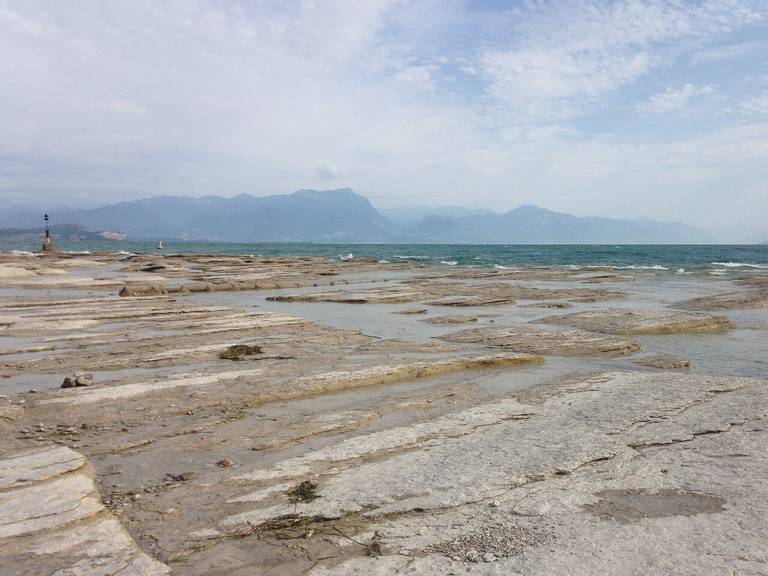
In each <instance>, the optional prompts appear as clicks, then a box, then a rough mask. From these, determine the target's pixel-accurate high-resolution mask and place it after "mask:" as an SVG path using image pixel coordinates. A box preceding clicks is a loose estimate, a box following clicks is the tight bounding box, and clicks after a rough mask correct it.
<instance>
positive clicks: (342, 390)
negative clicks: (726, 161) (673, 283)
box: [0, 255, 768, 576]
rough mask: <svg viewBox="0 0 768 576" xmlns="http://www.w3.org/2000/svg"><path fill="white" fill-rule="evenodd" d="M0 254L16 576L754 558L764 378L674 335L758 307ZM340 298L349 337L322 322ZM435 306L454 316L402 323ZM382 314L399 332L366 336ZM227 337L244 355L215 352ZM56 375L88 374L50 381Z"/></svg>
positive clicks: (5, 429) (710, 563) (723, 337)
mask: <svg viewBox="0 0 768 576" xmlns="http://www.w3.org/2000/svg"><path fill="white" fill-rule="evenodd" d="M4 258H5V260H4ZM0 267H2V268H1V269H0V279H1V280H0V282H4V284H3V287H9V290H11V288H10V287H12V291H10V292H6V294H7V295H6V296H2V295H0V338H2V339H3V341H2V343H1V344H0V376H2V377H3V378H0V386H6V388H3V389H0V393H1V394H2V395H1V396H0V441H1V442H0V567H2V568H5V567H6V566H9V565H10V566H13V568H14V570H15V572H13V573H14V574H17V573H18V574H26V573H29V574H36V573H39V572H40V567H44V568H45V572H44V573H50V574H54V573H56V571H57V570H59V571H60V574H69V573H72V574H78V573H82V574H94V575H95V574H113V573H115V574H116V573H119V574H123V575H125V574H164V573H168V571H169V570H170V571H171V572H172V573H173V574H180V575H185V576H186V575H198V574H200V575H203V574H206V575H209V574H228V575H229V574H232V575H245V574H253V573H256V572H258V573H273V574H280V575H283V574H285V575H293V574H314V575H320V574H325V575H331V574H332V575H344V574H425V575H431V574H435V575H437V574H440V575H444V574H452V573H455V574H460V573H462V574H463V573H470V574H473V573H474V574H489V575H492V574H499V575H502V574H503V575H507V574H515V573H518V574H531V575H535V574H542V575H544V574H584V575H586V574H602V573H621V574H720V573H722V574H731V573H734V572H735V573H737V574H764V573H766V572H767V571H768V570H766V566H768V557H767V556H766V553H765V546H764V543H765V541H766V537H767V536H768V535H766V533H765V527H764V524H765V523H764V518H765V517H766V515H768V509H766V502H768V493H766V490H767V488H766V485H765V482H763V479H764V478H765V477H766V476H768V454H766V451H765V446H766V445H767V444H768V442H767V441H768V427H767V426H766V417H767V415H768V396H767V394H768V392H767V391H768V383H767V382H766V381H764V380H760V379H750V378H742V377H738V376H736V375H729V374H725V375H722V374H721V375H718V374H711V373H707V372H705V371H703V370H702V368H700V365H701V362H700V360H701V354H700V352H701V350H700V349H699V348H696V345H699V343H702V344H706V345H707V346H711V347H712V348H710V349H705V351H709V350H716V349H717V348H718V347H719V345H720V344H721V343H723V342H731V340H729V339H730V338H742V339H744V338H747V337H748V338H759V337H761V335H762V334H763V332H764V328H762V327H761V326H762V324H761V322H762V321H761V317H759V316H758V317H756V318H752V317H750V318H748V319H747V320H745V319H744V317H741V316H738V315H731V314H730V313H729V315H728V318H727V320H726V322H727V323H728V324H726V322H723V321H722V319H720V318H719V317H716V316H711V315H708V314H699V313H692V312H687V311H681V310H679V309H678V310H675V309H673V308H671V305H672V304H673V303H674V302H679V301H685V300H686V299H687V300H690V298H686V297H685V294H672V295H667V291H666V289H661V288H660V289H658V294H659V295H660V296H663V297H664V298H665V300H664V301H662V298H658V299H657V300H653V298H654V297H655V294H656V292H647V291H646V292H644V293H643V294H642V296H641V297H639V298H637V301H635V300H633V298H634V297H633V295H632V292H631V291H632V290H633V289H637V290H641V289H645V288H643V286H647V285H648V283H649V282H652V281H654V278H655V277H654V276H653V274H652V273H651V272H648V271H640V272H638V273H637V274H630V273H624V272H623V271H622V274H615V273H613V272H611V271H610V269H600V268H595V269H589V270H587V269H582V270H562V269H560V270H555V269H530V270H525V269H520V270H498V271H489V270H480V269H461V268H456V269H452V270H451V271H450V272H449V273H448V274H447V275H446V274H445V273H444V272H439V273H438V272H434V271H432V270H430V269H429V268H424V267H419V268H416V267H413V266H410V265H391V266H390V265H388V264H381V263H374V262H364V261H356V262H330V261H321V260H317V259H282V258H275V259H269V258H246V257H211V256H179V257H160V256H154V255H152V256H150V255H147V256H141V255H138V256H133V257H122V256H121V257H116V256H102V255H92V256H89V257H88V258H87V259H75V258H64V257H61V258H58V257H52V258H51V259H48V258H47V257H46V259H39V258H36V257H12V258H11V257H10V256H8V257H3V256H0ZM149 268H152V270H151V271H150V270H148V269H149ZM142 269H144V270H142ZM82 278H86V279H87V281H88V282H90V283H91V288H88V289H89V290H91V291H92V293H90V294H89V293H87V292H86V291H84V290H82V288H83V287H85V286H86V285H87V283H85V282H83V281H82V280H81V279H82ZM602 283H610V287H611V290H605V289H603V287H598V286H594V284H602ZM38 284H39V285H40V288H41V289H40V288H36V287H35V286H37V285H38ZM751 286H752V287H751V288H750V289H752V288H754V285H751ZM93 287H97V288H98V289H99V290H101V292H98V291H97V292H93ZM123 287H126V290H125V291H124V295H123V296H122V297H119V296H118V292H119V291H121V290H122V288H123ZM635 287H636V288H635ZM613 288H616V290H614V289H613ZM695 288H696V289H695V290H694V291H693V292H692V294H691V295H695V296H696V297H704V296H706V295H716V294H718V293H723V292H725V290H727V289H728V288H723V283H722V282H720V284H718V285H717V286H714V287H713V286H710V285H709V284H707V283H706V282H702V284H701V285H700V286H699V285H697V286H696V287H695ZM50 289H56V290H60V291H59V292H56V294H58V295H51V294H47V293H46V291H47V290H50ZM66 290H70V291H72V292H71V293H67V292H66ZM734 290H735V287H734ZM129 294H134V295H133V296H131V295H129ZM259 294H261V296H259ZM702 294H703V295H704V296H702ZM286 296H287V298H285V297H286ZM267 297H269V298H272V299H271V300H266V298H267ZM614 299H615V300H617V302H613V303H610V304H606V303H605V302H606V301H610V300H614ZM619 301H621V305H626V308H625V309H623V310H622V311H620V312H617V311H616V310H615V309H614V308H610V307H609V306H615V305H618V302H619ZM638 302H639V303H641V304H642V306H639V307H638V306H636V304H637V303H638ZM305 303H306V305H304V304H305ZM334 304H336V306H334ZM341 304H356V306H342V305H341ZM565 306H567V307H569V311H570V309H573V311H574V313H573V314H563V313H562V312H560V311H559V309H560V308H562V307H565ZM323 308H328V309H329V312H328V313H327V314H326V315H325V316H323V314H322V312H317V313H313V315H312V316H311V317H312V318H314V320H311V319H310V316H309V314H307V312H308V309H312V310H313V311H314V310H316V309H318V310H320V309H323ZM457 308H461V310H457ZM344 310H349V312H347V314H349V315H350V316H351V317H354V318H357V319H359V322H358V324H357V325H356V327H355V328H341V327H338V325H337V324H336V323H335V316H337V315H339V314H344V313H345V312H343V311H344ZM756 310H757V311H756V312H754V314H759V312H760V309H756ZM452 311H453V312H461V313H460V314H452V313H451V314H449V312H452ZM412 312H418V313H416V314H413V315H412V314H411V313H412ZM750 314H753V313H750ZM446 316H447V317H452V316H461V317H463V318H474V319H476V322H473V324H472V327H466V328H465V329H460V328H462V326H460V325H459V326H452V325H451V324H430V323H427V322H423V321H422V320H424V319H430V318H439V317H446ZM564 318H565V320H564ZM574 318H575V320H574ZM747 321H748V322H749V323H748V325H747V324H746V322H747ZM381 322H390V323H396V324H397V325H398V326H402V327H403V329H402V330H401V331H400V332H399V335H398V336H397V337H382V336H376V335H374V334H372V333H370V332H369V330H368V329H369V325H375V324H376V323H381ZM491 322H493V323H492V324H491ZM731 325H734V326H736V329H735V330H733V331H727V330H724V329H725V328H728V327H730V326H731ZM745 325H747V328H745V327H744V326H745ZM647 330H651V332H647ZM659 331H660V332H659ZM689 331H693V332H692V333H691V332H689ZM634 334H643V335H644V336H643V337H642V343H643V346H642V351H643V356H634V355H636V354H637V353H638V352H639V351H640V350H641V347H640V344H639V343H638V342H637V341H635V339H634V338H633V335H634ZM645 334H649V335H645ZM656 334H659V335H658V336H657V335H656ZM689 334H691V335H689ZM689 339H691V340H689ZM739 342H748V341H747V340H739ZM689 346H690V347H689ZM246 348H247V349H248V351H252V352H255V351H256V349H259V350H260V352H258V353H253V354H239V353H237V354H234V355H235V356H237V357H241V358H243V360H242V361H240V362H233V361H232V360H230V359H228V358H221V357H220V354H221V353H222V352H225V351H227V350H229V349H233V351H241V352H242V351H245V349H246ZM665 350H669V352H666V351H665ZM696 354H699V355H696ZM689 357H690V358H691V359H692V363H691V367H690V369H688V370H686V371H684V372H683V371H680V370H679V369H678V368H680V367H682V366H681V365H682V362H684V360H682V359H686V358H689ZM635 362H637V363H642V362H646V364H645V365H644V366H643V368H648V367H652V368H653V370H647V369H643V370H641V369H639V368H638V367H635V366H634V363H635ZM670 370H675V371H670ZM74 372H83V373H91V374H92V375H93V381H94V383H93V385H92V386H75V387H73V388H70V389H65V390H62V389H60V388H59V386H60V384H61V382H62V379H63V378H65V377H67V376H69V377H72V375H73V373H74ZM75 380H76V378H75ZM33 387H34V388H35V389H36V392H35V393H31V391H30V388H33ZM3 530H4V531H5V532H2V531H3ZM670 550H674V554H671V553H670V552H669V551H670ZM67 571H69V572H67ZM1 572H2V569H0V573H1Z"/></svg>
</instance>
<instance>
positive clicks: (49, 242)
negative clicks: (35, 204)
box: [43, 214, 53, 252]
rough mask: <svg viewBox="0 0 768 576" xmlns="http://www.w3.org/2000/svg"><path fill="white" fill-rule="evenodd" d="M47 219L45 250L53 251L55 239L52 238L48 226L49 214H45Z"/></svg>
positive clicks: (45, 219)
mask: <svg viewBox="0 0 768 576" xmlns="http://www.w3.org/2000/svg"><path fill="white" fill-rule="evenodd" d="M43 220H44V221H45V239H44V240H43V252H53V240H51V230H50V228H48V220H49V218H48V214H46V215H44V216H43Z"/></svg>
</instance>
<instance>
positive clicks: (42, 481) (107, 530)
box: [0, 446, 170, 576]
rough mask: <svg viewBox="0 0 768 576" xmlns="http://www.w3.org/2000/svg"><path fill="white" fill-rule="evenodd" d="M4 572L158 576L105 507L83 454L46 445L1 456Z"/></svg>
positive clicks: (158, 568)
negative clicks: (3, 457) (4, 456)
mask: <svg viewBox="0 0 768 576" xmlns="http://www.w3.org/2000/svg"><path fill="white" fill-rule="evenodd" d="M0 573H3V574H13V575H14V576H23V575H30V576H32V575H36V574H52V575H57V576H75V575H77V576H91V575H92V576H111V575H113V574H114V575H117V574H120V575H121V576H129V575H131V576H161V575H166V574H169V573H170V570H169V569H168V567H167V566H165V565H164V564H162V563H160V562H158V561H157V560H154V559H153V558H151V557H149V556H148V555H146V554H145V553H143V552H142V551H141V550H139V548H138V547H137V546H136V544H135V542H134V541H133V539H132V538H131V537H130V535H129V534H128V533H127V532H126V531H125V530H124V529H123V527H122V526H121V525H120V523H119V522H118V521H117V520H116V519H115V518H114V517H113V516H112V515H111V514H110V513H109V512H108V511H107V510H106V509H105V508H104V505H103V504H102V503H101V497H100V495H99V492H98V490H97V488H96V485H95V483H94V480H93V471H92V469H91V467H90V465H89V464H88V462H87V461H86V459H85V457H84V456H82V455H81V454H79V453H78V452H75V451H74V450H71V449H69V448H65V447H61V446H44V447H41V448H36V449H33V450H29V451H26V452H22V453H20V454H15V455H12V456H10V457H7V458H5V459H3V460H0Z"/></svg>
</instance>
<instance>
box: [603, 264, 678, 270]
mask: <svg viewBox="0 0 768 576" xmlns="http://www.w3.org/2000/svg"><path fill="white" fill-rule="evenodd" d="M612 268H615V269H616V270H669V268H667V267H666V266H662V265H661V264H653V265H651V266H643V265H641V264H630V265H629V266H612Z"/></svg>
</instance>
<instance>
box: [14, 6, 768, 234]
mask: <svg viewBox="0 0 768 576" xmlns="http://www.w3.org/2000/svg"><path fill="white" fill-rule="evenodd" d="M522 6H523V8H515V9H510V10H506V11H505V10H502V11H490V10H488V11H486V10H484V9H483V10H480V9H476V8H475V6H474V3H471V2H467V3H465V2H461V1H458V0H429V1H427V0H424V2H418V3H404V2H402V1H400V0H366V1H365V2H350V1H348V0H324V1H321V0H316V1H315V2H299V1H296V2H266V3H262V2H228V3H220V2H212V1H209V0H168V1H166V2H162V3H157V2H154V1H151V0H134V1H132V2H130V3H125V2H118V1H114V2H112V1H106V0H105V1H104V2H98V3H93V2H91V1H88V0H71V1H70V2H67V3H62V2H57V1H55V0H36V1H35V2H25V3H19V2H11V1H10V0H0V81H2V82H3V85H7V86H12V89H9V90H0V126H2V130H0V168H1V169H0V172H1V173H2V178H0V201H2V200H5V199H6V198H8V197H10V196H12V195H15V197H16V198H17V199H18V200H20V201H23V200H25V199H28V198H29V197H30V196H31V195H34V196H35V197H36V198H41V199H44V201H46V202H52V203H55V204H73V203H77V202H80V201H99V200H100V201H104V202H106V201H112V200H122V199H128V198H131V197H137V196H147V195H151V194H159V193H167V194H189V195H204V194H210V193H216V194H223V195H230V194H237V193H239V192H250V193H254V194H266V193H278V192H289V191H292V190H296V189H299V188H303V187H308V186H316V187H323V186H328V185H329V182H328V179H329V178H332V179H333V184H334V186H333V187H337V186H351V187H353V188H355V189H357V190H358V191H360V192H362V193H365V194H369V195H374V194H375V195H376V196H377V198H379V199H380V200H379V201H380V203H382V204H384V203H389V204H393V203H399V204H402V203H408V202H412V203H415V204H416V203H421V204H450V203H453V204H465V205H471V206H475V207H481V206H487V207H491V208H497V209H508V208H511V207H514V206H515V205H517V204H519V203H522V202H535V203H539V204H543V205H546V206H548V207H550V208H554V209H560V210H563V211H574V212H579V213H582V214H583V213H589V212H592V213H596V214H606V215H611V216H633V215H648V216H655V217H660V218H664V219H668V220H669V219H677V220H685V221H691V222H693V223H698V224H704V225H708V224H709V223H711V222H713V221H714V220H716V219H718V218H720V217H725V216H724V215H726V214H728V210H729V209H731V208H729V204H728V203H729V202H730V206H731V207H734V206H736V199H739V200H740V202H741V204H742V205H743V204H748V203H751V204H752V205H754V206H756V207H757V208H756V209H755V210H753V211H752V213H755V214H758V213H760V210H759V209H758V208H759V207H762V209H763V213H765V211H766V210H768V205H767V204H768V198H766V196H765V194H764V189H763V190H759V191H758V190H756V189H755V188H754V182H756V181H759V180H761V179H762V181H766V178H768V174H767V173H766V172H767V171H768V168H766V167H765V166H764V164H765V162H764V159H765V154H766V150H765V142H767V141H768V128H766V127H765V126H764V125H763V124H758V123H754V124H750V125H749V126H751V128H750V129H749V130H747V129H746V127H744V128H743V130H742V131H741V132H738V133H726V132H724V129H725V128H724V127H723V126H715V127H708V128H706V129H704V128H703V129H701V131H700V133H698V132H696V131H695V130H694V132H696V133H695V134H694V136H690V135H688V134H685V135H682V134H680V133H675V132H674V131H672V130H669V131H668V132H666V133H664V134H662V135H659V134H653V133H648V132H647V131H646V132H644V133H643V135H642V137H639V136H638V135H637V134H636V133H634V132H633V131H632V130H633V127H632V126H629V127H628V128H627V129H624V127H623V126H613V125H611V124H610V121H609V120H606V121H604V122H605V125H600V126H592V125H590V122H591V119H590V118H585V117H587V116H589V115H590V114H593V113H594V112H596V111H601V110H603V107H611V106H612V107H613V108H614V109H615V110H619V111H625V110H626V108H627V104H626V102H628V101H629V102H632V101H634V98H635V96H634V95H635V94H636V93H637V92H639V91H640V90H643V91H644V90H646V89H647V87H646V86H643V85H641V83H642V82H643V81H644V80H645V79H646V78H652V79H653V82H654V85H660V86H664V85H666V84H667V83H669V80H668V78H669V77H674V76H675V73H676V72H677V71H676V70H675V69H674V67H673V66H674V63H675V61H676V60H675V59H676V58H678V57H679V60H682V61H684V62H685V63H687V62H689V61H690V58H689V54H690V53H691V52H692V51H696V50H701V49H704V48H706V47H708V46H710V45H711V44H717V43H722V42H723V41H725V40H727V41H735V40H734V39H733V38H732V34H731V32H732V31H734V30H738V29H739V27H740V26H744V25H747V24H749V25H750V26H757V25H760V22H759V21H760V18H762V17H763V14H765V12H766V8H765V6H764V3H762V2H757V1H755V2H750V1H748V0H718V1H714V0H701V1H699V2H696V3H695V5H694V3H688V2H681V1H679V0H668V1H666V0H614V1H610V2H608V1H598V0H592V1H587V0H585V1H582V2H568V1H566V0H558V1H542V0H536V1H530V2H524V3H522ZM754 6H758V8H759V7H760V6H763V8H762V14H761V13H760V12H757V11H756V10H757V9H752V8H750V7H754ZM659 71H662V72H665V75H664V76H662V78H656V77H654V74H656V73H658V72H659ZM678 77H679V76H678ZM685 78H687V79H690V80H689V81H690V83H691V86H692V87H693V88H692V92H693V95H688V98H693V97H695V96H696V95H698V94H699V92H697V91H698V90H701V89H703V87H705V86H706V85H707V84H708V83H709V82H711V80H709V79H702V78H697V77H694V76H689V75H687V74H686V76H685ZM718 85H719V86H721V87H722V86H726V85H727V84H726V83H725V81H724V82H723V83H722V84H721V83H720V82H719V81H718ZM675 86H676V88H675ZM628 88H631V89H632V91H633V92H632V94H629V95H627V92H629V90H627V89H628ZM625 90H626V92H625ZM674 90H678V91H680V90H682V95H683V97H684V98H685V94H686V89H685V86H683V87H680V86H679V85H677V84H674V85H673V88H671V89H670V91H674ZM761 90H762V88H761V89H755V88H754V87H751V88H750V92H749V94H754V93H757V92H760V91H761ZM660 96H661V97H664V96H667V94H666V92H664V93H662V94H661V95H660ZM732 96H733V102H731V103H730V104H731V105H732V106H733V107H738V103H739V102H740V101H741V100H745V98H746V97H745V96H743V95H739V94H736V93H734V94H733V95H732ZM614 97H615V98H614ZM677 98H678V102H679V98H680V97H679V96H678V97H677ZM666 100H667V101H674V100H675V97H672V96H668V97H667V99H666ZM664 101H665V100H664V99H663V98H662V100H660V102H664ZM756 103H757V100H756V101H755V103H745V105H744V110H745V111H747V110H751V111H752V112H756V111H757V110H758V109H759V108H755V107H754V106H756V105H757V104H756ZM670 105H671V104H670V103H667V106H670ZM629 116H630V117H632V118H628V120H627V121H632V120H633V119H634V120H637V119H636V117H633V115H629ZM573 118H579V122H570V121H569V120H570V119H573ZM599 120H600V121H603V118H602V116H601V117H600V118H599ZM725 121H727V119H726V120H723V122H725ZM697 128H698V127H697ZM611 131H614V132H617V133H620V134H621V137H620V138H619V137H616V136H607V135H605V133H606V132H611ZM760 154H762V156H760ZM339 166H340V167H342V170H339V169H338V167H339ZM329 187H330V186H329ZM650 189H652V190H653V194H651V193H650V192H648V190H650ZM722 190H728V191H729V192H731V191H733V190H735V191H736V192H733V193H732V194H731V193H729V194H723V193H722ZM726 197H727V198H726ZM388 198H389V199H392V200H390V201H388V200H387V199H388ZM404 198H405V199H406V201H404V200H403V199H404ZM724 198H726V199H725V200H724ZM719 203H722V205H721V204H719ZM734 221H738V218H737V217H735V219H734Z"/></svg>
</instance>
